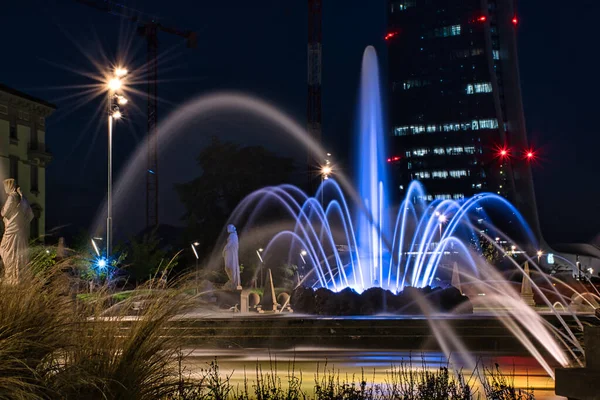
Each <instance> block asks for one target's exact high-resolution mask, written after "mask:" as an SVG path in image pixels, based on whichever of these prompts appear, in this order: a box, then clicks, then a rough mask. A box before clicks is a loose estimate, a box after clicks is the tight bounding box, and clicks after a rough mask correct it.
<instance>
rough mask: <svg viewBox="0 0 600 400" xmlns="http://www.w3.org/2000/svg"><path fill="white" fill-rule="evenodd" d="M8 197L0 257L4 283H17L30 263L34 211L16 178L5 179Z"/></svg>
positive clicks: (3, 216) (5, 189) (3, 215)
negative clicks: (30, 229)
mask: <svg viewBox="0 0 600 400" xmlns="http://www.w3.org/2000/svg"><path fill="white" fill-rule="evenodd" d="M4 191H5V192H6V195H7V198H6V203H4V206H3V207H2V211H1V215H2V218H3V221H4V235H3V236H2V242H0V257H2V261H3V262H4V278H3V280H2V281H3V283H6V284H10V285H16V284H18V283H20V282H21V281H22V279H23V275H24V272H25V268H26V267H27V264H28V263H29V254H28V248H27V247H28V241H29V223H30V222H31V220H32V219H33V211H32V210H31V207H30V205H29V203H28V202H27V199H25V197H24V196H23V194H22V193H21V189H20V188H19V187H17V184H16V183H15V180H14V179H5V180H4Z"/></svg>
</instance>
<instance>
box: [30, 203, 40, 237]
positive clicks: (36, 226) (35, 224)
mask: <svg viewBox="0 0 600 400" xmlns="http://www.w3.org/2000/svg"><path fill="white" fill-rule="evenodd" d="M31 211H33V219H32V220H31V223H30V225H29V235H30V236H29V237H30V238H31V239H38V238H39V237H40V219H41V217H42V207H40V205H39V204H32V205H31Z"/></svg>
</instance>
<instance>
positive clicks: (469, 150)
mask: <svg viewBox="0 0 600 400" xmlns="http://www.w3.org/2000/svg"><path fill="white" fill-rule="evenodd" d="M465 153H467V154H475V146H465Z"/></svg>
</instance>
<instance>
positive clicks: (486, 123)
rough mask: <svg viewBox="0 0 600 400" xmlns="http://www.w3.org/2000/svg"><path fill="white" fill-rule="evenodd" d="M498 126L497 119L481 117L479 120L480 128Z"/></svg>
mask: <svg viewBox="0 0 600 400" xmlns="http://www.w3.org/2000/svg"><path fill="white" fill-rule="evenodd" d="M497 128H498V120H497V119H480V120H479V129H497Z"/></svg>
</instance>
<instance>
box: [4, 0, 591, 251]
mask: <svg viewBox="0 0 600 400" xmlns="http://www.w3.org/2000/svg"><path fill="white" fill-rule="evenodd" d="M123 3H124V4H126V5H128V6H130V7H133V8H136V9H140V10H143V11H145V12H147V13H149V14H153V15H157V16H160V17H161V18H162V19H161V21H162V22H163V23H164V24H165V25H173V26H176V27H179V28H182V29H190V30H194V31H196V32H197V34H198V47H197V48H196V49H193V50H190V49H187V48H186V47H185V43H184V42H183V40H182V39H180V38H178V37H174V36H171V35H166V34H162V35H160V40H161V44H160V54H161V61H160V66H159V79H160V80H161V82H160V83H159V96H160V98H161V99H162V102H161V104H160V109H159V118H160V119H161V120H164V119H165V118H166V117H167V116H168V114H169V113H170V112H171V111H172V110H174V108H175V107H177V105H180V104H182V103H183V102H185V101H186V100H189V99H191V98H194V97H196V96H199V95H202V94H207V93H210V92H212V91H216V90H238V91H242V92H244V93H249V94H253V95H256V96H259V97H261V98H262V99H264V100H266V101H268V102H270V103H273V104H276V105H278V106H279V107H280V108H281V109H282V110H283V111H285V112H287V113H288V114H289V115H291V116H292V117H293V118H295V119H296V120H297V121H298V122H299V123H300V124H304V123H305V122H304V121H305V110H306V74H307V73H306V37H307V33H306V29H307V28H306V25H307V10H306V1H305V0H286V1H282V0H263V1H255V2H250V1H247V0H228V1H204V0H195V1H192V0H170V1H168V2H165V1H156V0H145V1H132V0H124V1H123ZM324 3H325V4H324V10H323V42H324V43H323V46H324V54H323V63H324V66H323V120H324V143H325V145H326V148H327V149H328V151H331V152H332V153H334V156H336V158H337V160H339V161H340V162H341V163H343V164H344V163H345V164H346V165H348V164H347V161H348V159H349V158H350V156H349V155H348V152H349V149H348V143H350V142H353V141H352V140H350V141H349V140H347V138H348V137H349V136H351V135H353V134H354V128H355V115H356V104H357V94H358V87H359V76H360V61H361V57H362V52H363V50H364V48H365V46H367V45H370V44H371V45H374V46H375V47H376V48H377V50H378V52H379V55H380V58H381V66H382V70H383V72H384V73H385V65H386V62H385V57H386V53H385V51H386V48H385V43H384V41H383V36H384V34H385V31H386V27H385V24H386V15H385V13H386V3H387V1H386V0H345V1H341V0H335V1H334V0H324ZM576 3H577V7H574V6H571V5H570V3H565V2H564V1H558V0H549V1H546V2H544V3H543V5H542V4H540V3H539V2H537V1H520V2H519V20H520V25H519V28H518V29H519V49H520V60H519V61H520V71H521V84H522V89H523V100H524V105H525V116H526V119H527V127H528V132H529V136H530V141H531V143H532V145H533V146H534V147H535V148H536V149H537V150H538V154H539V156H540V157H539V163H538V164H537V165H536V167H535V170H534V177H535V189H536V194H537V203H538V207H539V210H540V218H541V225H542V230H543V232H544V235H545V237H546V239H547V240H548V241H549V242H550V243H556V242H565V241H586V242H587V241H592V240H594V238H595V237H596V235H598V234H599V233H600V200H599V199H600V185H599V179H598V172H599V170H600V169H599V167H598V161H597V160H598V155H597V152H598V148H599V147H600V132H599V129H598V124H597V123H596V119H597V118H596V115H597V114H598V111H597V106H598V101H597V100H596V97H597V94H598V93H600V87H599V82H598V78H597V75H598V73H597V62H598V58H599V56H598V53H597V51H596V48H597V43H596V41H597V33H596V30H595V26H596V24H597V21H596V18H597V15H599V14H600V3H599V2H597V1H592V0H580V1H577V2H576ZM0 12H1V14H0V37H2V38H3V39H2V44H3V45H2V57H1V58H0V60H1V62H0V82H2V83H4V84H6V85H9V86H11V87H14V88H16V89H18V90H21V91H24V92H26V93H29V94H31V95H34V96H37V97H40V98H43V99H45V100H47V101H50V102H53V103H55V104H56V105H57V106H58V111H57V112H56V113H55V114H54V115H53V116H52V117H51V118H50V119H49V121H48V122H47V136H46V141H47V143H48V145H49V147H50V150H51V152H52V153H53V155H54V160H53V161H52V163H51V164H50V166H49V167H48V170H47V193H48V194H47V196H48V201H47V206H46V208H47V214H46V215H47V217H46V218H47V220H46V221H47V229H50V228H52V227H56V226H61V225H66V227H65V228H63V230H64V231H65V232H70V233H74V232H76V231H78V230H80V229H82V228H88V227H90V225H91V224H92V221H93V220H94V217H95V215H96V214H97V212H98V210H99V206H100V204H101V202H102V200H103V199H104V196H105V190H106V188H105V185H106V176H105V171H106V151H107V149H106V147H107V146H106V140H105V138H106V134H105V124H104V118H103V117H99V116H98V114H97V111H98V110H99V109H100V107H101V106H102V101H103V99H102V98H96V99H94V100H93V101H91V102H89V103H88V104H85V105H82V104H81V103H82V101H81V98H82V97H77V95H78V94H79V93H82V91H84V90H86V89H85V87H84V86H82V85H89V84H91V83H93V79H91V78H90V75H97V74H98V69H97V68H96V66H95V65H94V63H96V64H104V63H105V61H104V60H109V61H115V60H118V59H122V58H123V57H125V59H126V60H127V61H128V67H129V68H130V69H136V68H138V69H139V68H141V67H142V66H143V64H144V62H145V58H146V47H145V41H144V40H143V39H142V38H139V37H136V36H135V26H134V25H133V24H130V23H126V22H123V21H122V20H120V19H119V18H118V17H116V16H114V15H110V14H105V13H102V12H99V11H97V10H94V9H92V8H89V7H87V6H85V5H82V4H79V3H77V2H75V1H71V0H47V1H42V0H19V1H9V0H6V1H4V2H3V4H2V7H1V11H0ZM136 89H137V90H139V91H140V92H144V91H145V87H144V85H140V86H139V87H136ZM131 102H132V103H133V104H134V105H135V106H134V105H132V106H130V107H128V110H127V121H125V122H124V123H121V124H120V125H119V126H118V127H117V131H116V134H115V150H114V157H115V163H116V165H115V167H116V170H117V171H116V174H115V175H117V176H118V171H119V169H120V168H122V166H123V165H124V163H125V161H126V160H127V159H128V158H129V157H130V155H131V153H132V152H133V150H134V149H135V147H136V146H137V145H139V144H141V143H142V144H143V142H142V138H143V136H144V134H145V131H146V120H145V107H146V100H145V98H144V97H143V96H142V95H139V96H134V98H133V99H131ZM211 135H219V136H221V137H223V138H225V139H231V140H234V141H236V142H238V143H241V144H263V145H267V146H269V147H270V148H272V149H274V150H279V151H281V152H282V153H283V154H285V155H290V156H293V157H295V158H296V159H298V161H299V162H300V161H302V160H303V157H305V154H304V152H301V151H299V150H298V148H297V147H294V146H293V145H291V144H290V142H289V140H287V139H285V138H282V137H281V135H278V132H277V130H276V129H274V128H273V127H270V126H266V125H265V124H264V123H262V122H261V121H258V120H256V119H253V118H249V117H248V116H243V115H233V116H232V115H216V116H211V117H208V118H201V119H199V121H197V122H195V123H194V124H193V126H190V127H189V128H188V129H186V133H185V134H182V135H179V136H178V137H176V138H173V141H172V143H171V145H170V147H169V148H168V149H167V150H166V151H165V152H164V153H165V154H162V155H161V157H160V168H161V169H160V171H161V181H160V183H161V219H162V220H163V221H164V222H168V223H176V222H177V218H178V216H179V215H180V214H181V212H182V210H181V206H180V205H179V204H178V202H177V197H176V196H175V194H174V192H173V184H174V183H177V182H185V181H187V180H190V179H191V178H193V177H194V176H197V175H198V174H199V173H200V171H199V170H198V169H197V168H196V167H195V163H194V157H195V156H196V155H197V154H198V152H199V151H200V149H201V148H202V146H204V145H205V144H206V143H207V141H208V138H209V137H210V136H211ZM224 162H226V160H224ZM143 189H144V186H143V185H137V186H136V185H133V186H132V188H131V191H132V193H131V195H130V196H128V201H127V203H126V204H123V205H122V206H121V208H120V211H121V212H122V213H124V214H127V215H128V217H127V219H125V220H126V221H127V222H128V227H129V228H132V227H134V226H136V225H137V226H139V227H142V225H143V223H144V219H143V217H144V210H145V201H144V199H145V197H144V192H143Z"/></svg>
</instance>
